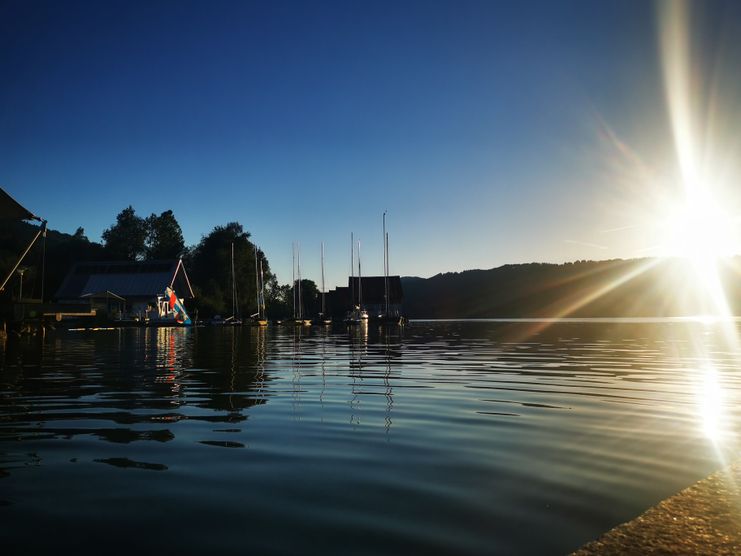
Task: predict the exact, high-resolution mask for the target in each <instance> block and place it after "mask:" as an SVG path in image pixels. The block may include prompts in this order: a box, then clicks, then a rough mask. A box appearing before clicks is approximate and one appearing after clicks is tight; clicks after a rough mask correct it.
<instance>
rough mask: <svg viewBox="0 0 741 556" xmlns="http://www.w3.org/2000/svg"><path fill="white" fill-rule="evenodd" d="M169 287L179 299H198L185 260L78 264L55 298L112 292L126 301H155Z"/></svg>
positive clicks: (80, 296) (76, 297)
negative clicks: (136, 299) (139, 299)
mask: <svg viewBox="0 0 741 556" xmlns="http://www.w3.org/2000/svg"><path fill="white" fill-rule="evenodd" d="M170 284H172V287H173V289H174V290H175V293H176V294H177V295H178V297H181V298H186V299H187V298H190V299H192V298H193V297H195V295H194V294H193V288H192V287H191V285H190V280H189V279H188V274H187V273H186V271H185V266H184V265H183V262H182V260H178V259H173V260H160V261H112V262H111V261H108V262H88V263H77V264H75V266H73V267H72V269H71V270H70V271H69V273H68V274H67V277H66V278H65V279H64V282H62V285H61V286H60V287H59V290H57V293H56V295H55V297H56V298H57V299H80V298H85V297H90V296H91V295H95V294H97V293H99V292H111V293H113V294H116V295H117V296H120V297H123V298H126V299H131V298H154V297H156V296H158V295H162V294H164V293H165V288H166V287H168V286H170Z"/></svg>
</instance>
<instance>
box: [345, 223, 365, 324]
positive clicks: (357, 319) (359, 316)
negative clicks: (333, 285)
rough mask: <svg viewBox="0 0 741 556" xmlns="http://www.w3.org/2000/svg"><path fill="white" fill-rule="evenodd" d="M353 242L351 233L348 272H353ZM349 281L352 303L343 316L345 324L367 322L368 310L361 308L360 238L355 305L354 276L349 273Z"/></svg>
mask: <svg viewBox="0 0 741 556" xmlns="http://www.w3.org/2000/svg"><path fill="white" fill-rule="evenodd" d="M353 256H354V253H353V244H352V234H351V235H350V272H351V273H354V268H353V266H354V265H353ZM350 283H351V285H352V293H351V296H350V297H351V303H352V304H353V308H352V310H351V311H348V313H347V316H346V317H345V324H351V325H355V324H363V323H366V324H367V323H368V311H366V310H365V309H363V272H362V267H361V265H360V240H358V304H357V305H355V276H353V275H351V278H350Z"/></svg>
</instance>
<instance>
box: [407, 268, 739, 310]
mask: <svg viewBox="0 0 741 556" xmlns="http://www.w3.org/2000/svg"><path fill="white" fill-rule="evenodd" d="M734 267H735V268H736V269H741V259H738V258H736V259H732V260H729V261H726V264H724V265H723V266H722V270H721V271H720V272H719V279H720V283H721V284H722V286H723V288H724V290H725V292H726V298H727V299H728V302H729V305H730V309H731V311H732V312H733V314H736V315H739V314H741V287H740V285H739V282H740V280H739V272H738V271H737V270H734ZM708 275H710V276H712V272H710V273H708ZM402 285H403V288H404V311H405V312H406V314H407V315H408V316H409V317H410V318H487V317H489V318H496V317H502V318H506V317H513V318H518V317H558V316H572V317H653V316H686V315H698V314H711V313H714V312H715V311H714V307H713V306H712V304H711V302H710V301H709V297H710V296H708V295H706V294H707V291H708V290H707V287H708V284H707V281H706V280H703V279H701V278H698V275H697V273H696V272H693V271H692V269H691V268H690V266H689V264H688V263H687V262H686V261H684V260H680V259H630V260H622V259H616V260H609V261H579V262H574V263H566V264H544V263H531V264H517V265H504V266H501V267H498V268H493V269H490V270H468V271H465V272H459V273H446V274H438V275H436V276H433V277H431V278H427V279H425V278H414V277H404V278H402Z"/></svg>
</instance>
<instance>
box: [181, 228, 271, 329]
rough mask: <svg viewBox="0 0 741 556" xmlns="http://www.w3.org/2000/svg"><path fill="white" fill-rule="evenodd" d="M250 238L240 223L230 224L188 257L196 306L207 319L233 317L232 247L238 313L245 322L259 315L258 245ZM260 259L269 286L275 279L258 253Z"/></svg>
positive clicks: (261, 255) (206, 238)
mask: <svg viewBox="0 0 741 556" xmlns="http://www.w3.org/2000/svg"><path fill="white" fill-rule="evenodd" d="M249 237H250V234H249V232H245V231H244V228H243V227H242V225H241V224H240V223H239V222H229V223H228V224H226V226H216V227H215V228H214V229H213V230H212V231H211V233H209V234H208V235H206V236H204V237H203V238H201V241H200V243H199V244H198V245H196V246H195V247H194V248H193V249H192V250H190V252H189V253H188V255H187V261H186V266H187V268H188V271H189V274H190V277H191V279H192V282H193V284H194V287H195V288H196V290H197V291H196V292H195V293H196V300H195V306H196V307H197V308H198V309H199V311H200V312H201V313H202V314H203V315H205V316H208V315H215V314H220V315H224V316H226V315H231V314H232V245H233V246H234V276H235V282H236V290H237V309H236V313H237V315H239V316H242V317H243V318H244V317H248V316H249V315H252V314H254V313H255V312H256V311H257V299H256V298H257V291H256V284H255V273H256V267H255V245H254V244H253V243H252V242H251V241H250V240H249ZM257 257H258V263H259V261H262V269H263V274H264V279H265V283H266V284H271V283H272V281H273V275H272V273H271V272H270V265H269V264H268V261H267V259H266V258H265V254H264V253H263V252H262V251H261V250H259V249H258V250H257ZM258 268H259V267H258ZM268 291H270V290H268ZM266 297H268V298H269V294H268V295H267V296H266Z"/></svg>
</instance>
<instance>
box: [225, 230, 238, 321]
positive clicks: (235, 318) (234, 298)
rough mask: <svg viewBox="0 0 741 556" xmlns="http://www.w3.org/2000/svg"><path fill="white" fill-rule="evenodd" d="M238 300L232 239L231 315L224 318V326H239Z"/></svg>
mask: <svg viewBox="0 0 741 556" xmlns="http://www.w3.org/2000/svg"><path fill="white" fill-rule="evenodd" d="M237 313H239V300H238V297H237V277H236V273H235V272H234V242H233V241H232V316H230V317H227V318H225V319H224V322H223V324H224V325H226V326H240V325H241V324H242V319H241V318H239V315H238V314H237Z"/></svg>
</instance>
